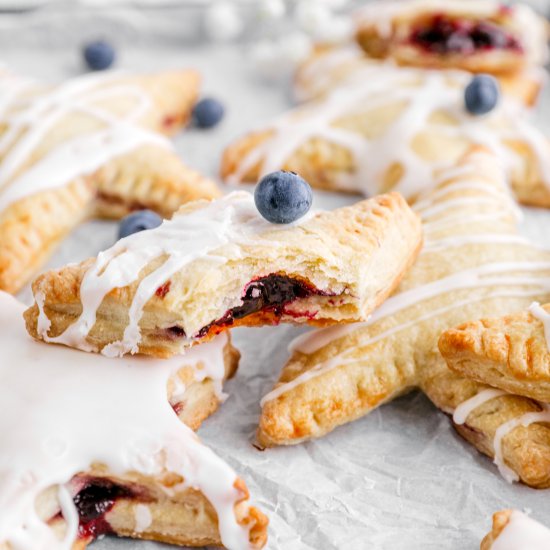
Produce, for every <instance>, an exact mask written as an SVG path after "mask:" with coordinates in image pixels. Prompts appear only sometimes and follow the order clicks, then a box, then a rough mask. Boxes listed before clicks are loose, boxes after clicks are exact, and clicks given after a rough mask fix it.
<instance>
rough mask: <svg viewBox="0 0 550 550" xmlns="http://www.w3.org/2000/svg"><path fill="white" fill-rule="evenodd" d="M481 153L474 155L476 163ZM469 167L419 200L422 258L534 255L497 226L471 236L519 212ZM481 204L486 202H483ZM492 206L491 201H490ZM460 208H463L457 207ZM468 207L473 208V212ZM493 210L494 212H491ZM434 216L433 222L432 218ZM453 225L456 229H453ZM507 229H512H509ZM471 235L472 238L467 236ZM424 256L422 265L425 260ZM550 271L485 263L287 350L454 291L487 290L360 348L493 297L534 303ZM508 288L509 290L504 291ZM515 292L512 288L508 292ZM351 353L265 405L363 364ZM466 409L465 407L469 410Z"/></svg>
mask: <svg viewBox="0 0 550 550" xmlns="http://www.w3.org/2000/svg"><path fill="white" fill-rule="evenodd" d="M478 155H484V153H479V154H476V155H474V156H475V157H476V158H477V157H478ZM477 160H478V161H481V163H484V158H483V156H481V157H479V158H477ZM469 166H470V167H469V168H465V167H462V166H461V167H458V168H456V167H455V168H451V169H450V170H448V171H445V172H444V173H443V174H441V175H440V177H439V178H438V182H439V185H443V184H445V182H447V181H449V180H450V179H452V178H453V177H459V178H461V179H459V180H458V181H455V182H452V183H449V184H447V185H445V186H444V187H441V188H438V189H436V190H429V191H428V192H426V193H425V195H423V196H421V197H420V198H419V201H418V202H417V205H418V209H419V210H420V214H421V216H422V221H423V226H427V227H428V228H430V229H431V231H429V232H428V237H427V239H426V248H425V250H424V251H423V252H422V256H423V255H424V254H426V253H430V252H432V251H434V250H435V249H439V250H444V249H448V248H452V247H457V246H464V245H468V244H470V245H471V244H476V243H479V244H485V245H498V244H500V245H504V244H513V245H517V246H529V248H531V249H532V250H535V249H536V247H533V246H532V245H530V243H529V242H528V241H525V240H524V239H522V238H520V237H517V236H516V235H514V234H510V233H499V232H497V231H502V230H503V228H504V227H505V226H502V228H501V229H500V230H499V229H498V227H499V226H496V228H495V233H493V234H490V233H481V232H479V233H471V229H469V224H471V223H472V222H474V221H476V222H477V221H481V222H485V221H490V222H493V221H497V222H498V221H499V220H501V219H507V220H508V222H509V221H510V218H512V219H513V216H514V214H515V212H516V209H517V207H515V206H513V205H512V203H511V201H510V197H509V191H508V190H507V189H506V188H505V187H504V185H503V186H502V187H501V188H500V189H499V188H498V187H496V186H491V185H490V184H489V183H487V184H486V185H485V186H482V185H481V184H480V181H478V180H472V179H471V177H472V176H474V177H475V174H474V173H473V171H472V167H474V166H477V169H478V170H479V169H480V165H479V164H477V165H475V164H472V165H469ZM463 191H470V192H471V191H479V192H480V193H479V194H478V196H477V197H474V196H466V197H461V196H459V198H454V197H455V196H456V194H457V193H461V192H463ZM483 199H486V201H485V202H484V200H483ZM489 199H490V200H491V201H492V202H489V201H488V200H489ZM485 204H487V206H489V207H490V208H489V210H490V212H488V213H484V212H483V213H480V212H476V210H475V209H474V208H477V207H479V206H480V205H481V206H482V207H485ZM459 206H460V207H462V208H459ZM470 206H471V207H472V208H470ZM491 207H492V208H491ZM434 217H435V220H434V219H433V218H434ZM451 222H452V224H451ZM454 224H457V225H458V224H460V225H463V224H464V226H465V228H466V231H467V232H466V233H465V234H464V235H460V234H459V235H457V236H453V237H445V236H444V237H442V238H440V239H436V238H433V233H434V232H435V231H438V230H439V229H440V228H441V227H447V226H451V225H454ZM508 228H509V225H508ZM468 231H470V233H468ZM422 256H421V260H420V261H422ZM548 271H550V260H548V261H533V260H530V261H499V262H487V261H486V262H485V263H482V264H480V265H475V266H474V267H469V268H466V269H462V270H460V271H457V272H454V273H453V272H451V273H450V274H449V275H446V276H442V277H441V278H440V279H437V280H434V281H430V282H427V283H425V284H422V285H420V286H418V287H415V288H410V289H408V290H405V291H402V292H400V293H398V294H394V295H393V296H391V297H390V298H389V299H388V300H386V301H385V302H384V303H383V304H382V305H381V306H380V307H379V308H378V309H377V310H376V311H375V312H374V314H373V315H372V316H371V317H370V318H369V319H368V320H367V321H366V322H363V323H354V324H351V325H337V326H332V327H328V328H325V329H320V330H314V331H311V332H307V333H305V334H302V335H301V336H299V337H298V338H296V339H295V340H294V341H292V342H291V344H290V346H289V352H290V353H298V352H299V353H303V354H306V355H311V354H313V353H315V352H316V351H318V350H320V349H322V348H324V347H325V346H327V345H328V344H330V343H331V342H333V341H336V340H338V339H340V338H343V337H345V336H347V335H349V334H351V333H353V332H355V331H357V330H361V329H363V328H366V327H370V326H372V325H374V324H375V323H377V322H379V321H381V320H383V319H385V318H388V317H390V316H393V315H395V314H398V313H399V312H401V311H404V310H406V309H407V308H410V307H412V306H415V305H417V304H420V303H422V302H423V301H426V300H430V299H433V298H436V297H438V296H442V295H445V294H448V293H450V292H453V291H461V290H462V291H463V290H467V289H472V290H474V289H476V290H479V289H486V290H485V291H484V292H478V293H476V294H473V295H472V296H469V297H466V298H463V299H458V300H455V301H453V302H452V303H450V304H445V305H443V306H441V307H438V308H436V309H433V310H428V311H426V312H425V313H421V314H420V315H417V316H415V317H414V318H413V319H411V320H408V321H405V322H402V323H400V324H398V325H396V326H393V327H390V328H388V329H387V330H384V331H382V332H381V333H379V334H377V335H374V336H372V337H371V338H368V339H367V340H366V341H361V346H362V347H366V346H369V345H371V344H374V343H376V342H378V341H380V340H383V339H385V338H388V337H389V336H392V335H394V334H397V333H399V332H400V331H402V330H405V329H407V328H410V327H412V326H414V325H416V324H417V323H421V322H424V321H427V320H429V319H431V318H434V317H438V316H440V315H443V314H445V313H447V312H450V311H453V310H456V309H460V308H462V307H465V306H468V305H470V304H473V303H478V302H482V301H485V300H491V299H495V298H531V297H535V296H540V295H543V294H546V293H548V292H549V291H550V281H549V280H548V277H547V276H546V272H548ZM502 287H505V288H502ZM506 287H512V288H506ZM352 354H353V350H348V351H343V352H341V353H339V354H338V355H336V356H335V357H332V358H329V359H328V360H326V361H324V362H321V363H318V364H316V365H312V366H311V367H310V368H308V369H307V370H306V371H304V372H303V373H302V374H300V375H298V376H296V377H295V378H294V379H293V380H291V381H290V382H285V383H281V384H279V385H278V386H277V387H276V388H275V389H274V390H273V391H271V392H270V393H268V394H267V395H266V396H264V398H263V399H262V406H263V405H264V404H265V403H267V402H268V401H271V400H273V399H276V398H278V397H280V396H281V395H283V394H285V393H286V392H288V391H290V390H292V389H294V388H296V387H298V386H299V385H301V384H303V383H305V382H307V381H308V380H310V379H312V378H315V377H317V376H321V375H323V374H324V373H327V372H329V371H330V370H332V369H334V368H336V367H338V366H340V365H345V364H350V363H356V362H358V361H361V359H360V358H359V359H357V358H354V357H353V356H352ZM465 407H466V405H465Z"/></svg>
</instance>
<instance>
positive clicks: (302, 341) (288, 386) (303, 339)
mask: <svg viewBox="0 0 550 550" xmlns="http://www.w3.org/2000/svg"><path fill="white" fill-rule="evenodd" d="M541 282H542V279H541ZM549 291H550V285H547V286H538V287H534V288H533V289H530V290H524V291H522V290H503V291H494V292H490V293H489V294H486V295H484V296H479V297H477V298H468V299H466V300H458V301H456V302H454V303H452V304H450V305H448V306H443V307H440V308H437V309H434V310H431V311H428V312H427V313H425V314H423V315H420V316H419V317H416V318H415V319H412V320H410V321H407V322H405V323H401V324H399V325H397V326H395V327H392V328H390V329H388V330H386V331H383V332H381V333H380V334H378V335H377V336H373V337H372V338H369V339H368V340H367V341H365V342H364V343H363V344H362V345H364V346H369V345H372V344H375V343H376V342H379V341H380V340H384V339H385V338H388V337H389V336H392V335H393V334H398V333H399V332H401V331H403V330H406V329H408V328H410V327H413V326H414V325H416V324H418V323H422V322H424V321H428V320H429V319H433V318H434V317H438V316H439V315H443V314H444V313H448V312H449V311H453V310H455V309H459V308H461V307H464V306H468V305H470V304H474V303H476V302H481V301H483V300H491V299H494V298H529V297H532V296H539V295H540V294H543V293H545V292H549ZM390 299H391V298H390ZM339 328H341V329H344V328H345V327H342V326H339V327H335V328H334V331H333V332H331V333H330V334H329V331H330V329H322V330H318V331H312V332H307V333H305V334H302V335H301V336H298V337H297V338H295V339H294V340H293V341H292V342H291V343H290V344H289V346H288V351H289V352H290V353H296V352H300V353H305V354H310V353H314V352H315V351H316V350H317V349H321V348H323V347H324V346H326V345H328V344H329V343H330V342H332V341H333V340H337V339H339V338H342V337H344V336H345V335H346V333H345V332H344V331H343V330H342V331H339V330H337V329H339ZM310 350H311V351H310ZM360 361H361V358H352V357H347V355H346V354H345V353H344V354H342V355H337V356H335V357H332V358H331V359H328V360H327V361H324V362H322V363H318V364H317V365H315V366H313V367H311V368H310V369H309V370H307V371H305V372H303V373H302V374H300V375H298V376H296V377H295V378H293V379H292V380H291V381H290V382H285V383H283V384H280V385H278V386H277V387H276V388H275V389H273V390H272V391H271V392H269V393H268V394H266V395H265V396H264V397H263V398H262V400H261V402H260V404H261V406H262V407H263V406H264V405H265V404H266V403H267V402H268V401H272V400H273V399H277V397H280V396H281V395H283V394H285V393H287V392H289V391H291V390H293V389H294V388H296V387H298V386H300V385H301V384H304V383H305V382H307V381H308V380H311V379H312V378H316V377H317V376H321V375H323V374H325V373H326V372H329V371H331V370H332V369H334V368H336V367H339V366H343V365H349V364H352V363H357V362H360Z"/></svg>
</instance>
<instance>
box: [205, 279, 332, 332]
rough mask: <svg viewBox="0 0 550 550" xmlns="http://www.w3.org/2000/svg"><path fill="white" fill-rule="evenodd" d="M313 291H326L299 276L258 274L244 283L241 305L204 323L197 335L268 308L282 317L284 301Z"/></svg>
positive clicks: (298, 297) (318, 293)
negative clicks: (265, 275) (297, 277)
mask: <svg viewBox="0 0 550 550" xmlns="http://www.w3.org/2000/svg"><path fill="white" fill-rule="evenodd" d="M313 294H316V295H323V296H324V295H327V294H326V293H324V292H321V291H319V290H317V289H315V288H314V287H313V286H311V285H309V284H307V283H305V282H304V281H300V280H299V279H292V278H290V277H284V276H282V275H268V276H267V277H261V278H259V279H256V280H255V281H252V282H250V283H249V284H248V285H247V286H246V288H245V291H244V296H243V299H242V302H243V303H242V305H240V306H237V307H234V308H232V309H230V310H228V311H227V312H226V313H225V315H224V316H223V317H221V318H220V319H218V320H217V321H214V322H213V323H210V324H209V325H207V326H205V327H203V328H202V329H201V330H200V331H199V333H198V334H197V337H198V338H201V337H203V336H205V335H206V334H208V333H209V332H210V330H211V329H212V328H214V327H220V328H222V327H227V326H230V325H232V324H233V322H234V321H235V320H238V319H242V318H244V317H247V316H248V315H252V314H253V313H258V312H260V311H266V312H270V313H272V314H273V315H275V317H281V316H282V315H283V313H285V311H284V310H285V306H286V305H287V304H289V303H291V302H293V301H295V300H298V299H303V298H307V297H308V296H311V295H313Z"/></svg>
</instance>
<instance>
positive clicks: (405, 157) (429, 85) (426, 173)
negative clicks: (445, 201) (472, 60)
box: [221, 63, 550, 207]
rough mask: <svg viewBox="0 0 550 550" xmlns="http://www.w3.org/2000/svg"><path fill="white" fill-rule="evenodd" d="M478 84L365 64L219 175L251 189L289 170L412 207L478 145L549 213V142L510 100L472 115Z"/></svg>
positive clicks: (246, 147)
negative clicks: (471, 90) (391, 196)
mask: <svg viewBox="0 0 550 550" xmlns="http://www.w3.org/2000/svg"><path fill="white" fill-rule="evenodd" d="M471 79H472V75H471V74H469V73H466V72H461V71H426V70H423V69H416V68H397V67H395V66H393V65H391V64H387V63H379V64H377V63H372V64H365V65H364V66H363V68H362V69H361V71H359V72H352V73H351V75H350V77H349V78H348V79H345V80H343V81H342V82H341V83H340V84H339V85H338V86H336V87H335V88H334V89H333V90H332V91H331V93H329V94H326V95H324V96H323V97H321V98H320V99H317V100H315V101H311V102H308V103H305V104H303V105H301V106H299V107H297V108H296V109H294V110H292V111H290V112H288V113H286V114H285V115H283V116H281V117H280V118H278V119H276V120H275V121H273V123H271V124H270V125H268V126H267V127H265V128H264V129H260V130H257V131H254V132H251V133H249V134H248V135H245V136H244V137H242V138H240V139H238V140H236V141H235V142H234V143H232V144H230V145H229V147H227V149H226V150H225V152H224V155H223V159H222V163H221V176H222V178H223V179H224V180H225V181H226V182H228V183H238V182H245V183H251V182H255V181H257V179H258V178H259V177H261V176H262V175H264V174H266V173H269V172H272V171H274V170H278V169H281V168H282V169H286V170H291V171H294V172H298V173H299V174H300V175H301V176H302V177H304V178H305V179H307V180H308V181H309V182H310V183H311V184H312V185H314V186H316V187H319V188H321V189H328V190H334V191H343V192H353V193H362V194H365V195H366V196H373V195H376V194H378V193H385V192H387V191H388V190H392V189H393V190H397V191H399V192H400V193H402V194H403V195H404V196H405V198H406V199H407V200H414V198H415V197H416V196H418V194H419V193H421V192H422V191H423V190H424V189H425V188H426V187H427V186H428V185H429V183H430V182H433V181H434V174H435V172H437V170H440V169H441V168H444V167H449V166H452V165H454V163H455V162H457V161H458V159H460V158H461V157H462V156H463V155H464V154H465V153H466V151H467V150H468V149H469V148H470V147H471V146H472V145H478V146H484V147H486V148H490V149H491V150H492V151H494V152H495V153H496V154H498V156H499V157H500V159H501V162H503V163H504V164H505V166H506V169H507V172H508V174H509V177H510V179H511V181H512V185H513V188H514V192H515V194H516V196H517V198H518V199H519V200H520V201H521V202H523V203H525V204H532V205H538V206H547V207H548V206H550V160H549V159H550V144H549V141H548V139H547V138H546V136H544V135H543V134H542V133H541V132H540V131H538V130H537V129H536V128H535V127H534V126H532V124H531V123H530V122H529V120H528V119H527V113H526V111H525V108H524V107H523V106H522V105H521V104H520V103H519V102H518V101H516V100H515V99H514V98H512V97H509V96H502V97H501V98H500V102H499V103H498V105H497V106H496V107H495V108H494V109H493V110H492V111H491V112H489V113H488V114H486V115H484V116H474V115H472V114H470V113H469V112H468V111H467V109H466V107H465V99H464V95H465V88H466V86H467V85H468V84H469V83H470V82H471ZM321 87H322V86H321Z"/></svg>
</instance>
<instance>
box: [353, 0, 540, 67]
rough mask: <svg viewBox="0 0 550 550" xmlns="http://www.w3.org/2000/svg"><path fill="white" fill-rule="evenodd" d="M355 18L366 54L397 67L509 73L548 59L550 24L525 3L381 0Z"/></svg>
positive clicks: (359, 12) (460, 0)
mask: <svg viewBox="0 0 550 550" xmlns="http://www.w3.org/2000/svg"><path fill="white" fill-rule="evenodd" d="M355 19H356V29H357V36H356V37H357V42H358V43H359V44H360V45H361V47H362V48H363V49H364V50H365V52H366V53H368V54H369V55H371V56H372V57H376V58H381V59H382V58H390V59H393V60H395V61H396V62H397V63H398V64H399V65H406V66H411V65H412V66H419V67H431V68H439V69H442V68H457V69H464V70H467V71H472V72H476V73H493V74H502V73H504V74H509V73H513V72H519V71H523V70H525V69H526V68H529V67H532V66H542V65H544V63H545V62H546V60H547V59H548V45H547V40H548V25H547V22H546V20H545V19H544V18H542V17H540V16H539V15H537V14H536V13H535V11H534V10H532V9H531V8H530V7H529V6H527V5H525V4H516V5H514V6H505V5H503V4H500V3H499V2H494V1H493V0H466V1H464V0H446V1H445V2H444V3H441V2H439V1H438V0H410V1H409V2H405V3H404V2H395V1H386V0H383V1H380V0H378V1H377V2H371V3H369V4H367V5H366V6H364V7H363V8H361V9H359V10H358V11H357V13H356V17H355Z"/></svg>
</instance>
